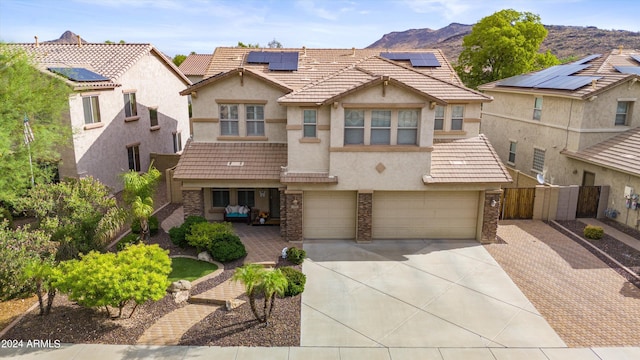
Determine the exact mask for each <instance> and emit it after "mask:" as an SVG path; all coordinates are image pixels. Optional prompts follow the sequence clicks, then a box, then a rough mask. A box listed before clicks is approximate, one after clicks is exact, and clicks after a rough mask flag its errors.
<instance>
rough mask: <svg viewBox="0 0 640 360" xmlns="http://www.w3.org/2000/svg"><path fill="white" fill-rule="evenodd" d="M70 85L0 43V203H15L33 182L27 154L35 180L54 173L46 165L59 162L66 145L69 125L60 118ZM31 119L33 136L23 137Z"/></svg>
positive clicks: (65, 110) (41, 180) (66, 106)
mask: <svg viewBox="0 0 640 360" xmlns="http://www.w3.org/2000/svg"><path fill="white" fill-rule="evenodd" d="M71 91H72V90H71V88H70V87H69V86H68V85H67V84H66V83H64V82H63V81H62V80H60V79H58V78H55V77H53V76H48V75H45V74H43V73H42V72H41V71H39V70H38V69H37V68H36V66H35V63H34V62H33V61H32V59H31V58H30V57H29V56H28V55H27V54H26V53H25V52H24V51H21V50H20V49H19V48H18V47H15V46H12V45H6V44H0V205H2V203H4V204H5V205H13V203H14V202H15V201H16V200H17V199H19V198H20V197H22V196H24V195H25V194H26V192H27V189H28V188H29V187H30V186H31V170H30V167H29V153H31V156H32V159H33V164H34V166H33V171H34V176H35V181H36V182H37V183H46V182H49V181H50V180H51V179H52V178H53V176H54V174H53V172H52V171H51V169H52V167H47V166H45V165H47V164H52V163H57V162H58V161H59V158H60V156H59V153H58V149H59V148H60V146H63V145H66V144H68V142H69V141H70V139H71V128H70V127H69V126H65V125H64V124H63V121H62V120H61V119H62V118H63V117H64V116H67V117H68V114H69V110H68V109H69V94H70V93H71ZM25 116H26V117H27V119H28V120H29V125H30V127H31V129H32V131H33V138H34V139H33V141H32V142H31V143H30V144H29V147H27V145H26V144H25V139H24V119H25Z"/></svg>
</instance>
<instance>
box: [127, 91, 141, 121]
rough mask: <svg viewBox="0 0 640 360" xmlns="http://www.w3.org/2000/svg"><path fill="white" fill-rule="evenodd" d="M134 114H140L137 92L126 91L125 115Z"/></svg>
mask: <svg viewBox="0 0 640 360" xmlns="http://www.w3.org/2000/svg"><path fill="white" fill-rule="evenodd" d="M133 116H138V104H137V103H136V93H133V92H132V93H126V94H124V117H126V118H130V117H133Z"/></svg>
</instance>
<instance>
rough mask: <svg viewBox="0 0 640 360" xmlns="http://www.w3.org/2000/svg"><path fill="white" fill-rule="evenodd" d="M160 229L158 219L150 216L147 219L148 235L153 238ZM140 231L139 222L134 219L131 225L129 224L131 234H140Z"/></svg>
mask: <svg viewBox="0 0 640 360" xmlns="http://www.w3.org/2000/svg"><path fill="white" fill-rule="evenodd" d="M159 228H160V223H159V221H158V218H157V217H155V216H152V217H150V218H149V235H151V236H154V235H156V234H157V233H158V229H159ZM140 231H142V229H141V228H140V220H138V219H135V220H133V223H131V232H132V233H134V234H140Z"/></svg>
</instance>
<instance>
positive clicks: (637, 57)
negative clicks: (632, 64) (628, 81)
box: [631, 54, 640, 63]
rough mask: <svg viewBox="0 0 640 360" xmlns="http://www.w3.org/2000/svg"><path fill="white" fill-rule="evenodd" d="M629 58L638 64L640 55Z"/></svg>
mask: <svg viewBox="0 0 640 360" xmlns="http://www.w3.org/2000/svg"><path fill="white" fill-rule="evenodd" d="M631 58H632V59H633V60H635V61H637V62H639V63H640V55H636V54H633V55H631Z"/></svg>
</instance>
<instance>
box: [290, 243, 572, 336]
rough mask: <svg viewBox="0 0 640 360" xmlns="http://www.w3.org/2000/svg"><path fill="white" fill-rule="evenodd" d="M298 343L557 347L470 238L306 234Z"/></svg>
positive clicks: (532, 311) (544, 324)
mask: <svg viewBox="0 0 640 360" xmlns="http://www.w3.org/2000/svg"><path fill="white" fill-rule="evenodd" d="M304 249H305V250H306V251H307V256H308V259H307V260H306V261H305V262H304V264H303V272H304V273H305V274H306V275H307V284H306V287H305V291H304V293H303V295H302V320H301V344H300V345H301V346H310V347H311V346H313V347H393V348H405V347H406V348H412V347H440V348H443V347H444V348H446V347H457V348H460V347H463V348H465V347H468V348H477V347H521V348H522V347H566V345H565V343H564V342H563V341H562V340H561V339H560V337H559V336H558V335H557V334H556V333H555V331H554V330H553V329H552V328H551V327H550V326H549V324H548V323H547V322H546V320H545V319H544V318H543V317H542V316H541V315H540V313H538V311H537V310H536V309H535V308H534V306H533V305H532V304H531V303H530V302H529V300H528V299H527V298H526V297H525V296H524V295H523V294H522V292H521V291H520V290H519V289H518V287H517V286H516V285H515V284H514V283H513V282H512V280H511V279H510V278H509V276H508V275H507V274H506V273H505V272H504V271H503V270H502V268H501V267H500V266H499V265H498V264H497V263H496V262H495V260H494V259H493V258H492V257H491V255H489V254H488V253H487V251H486V250H485V248H484V247H483V246H482V245H480V244H479V243H478V242H475V241H463V240H398V241H374V242H373V243H371V244H357V243H354V242H353V241H308V242H305V243H304Z"/></svg>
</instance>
